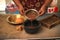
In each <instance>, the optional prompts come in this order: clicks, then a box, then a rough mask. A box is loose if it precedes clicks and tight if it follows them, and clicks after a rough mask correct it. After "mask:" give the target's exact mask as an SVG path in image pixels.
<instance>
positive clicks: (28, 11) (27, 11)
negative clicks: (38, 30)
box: [25, 9, 39, 19]
mask: <svg viewBox="0 0 60 40" xmlns="http://www.w3.org/2000/svg"><path fill="white" fill-rule="evenodd" d="M31 11H32V12H36V14H37V16H36V17H35V18H37V17H39V12H38V11H37V10H35V9H28V10H26V11H25V16H26V17H27V19H30V18H29V17H28V16H27V15H26V14H27V13H30V12H31Z"/></svg>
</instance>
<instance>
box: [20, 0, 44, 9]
mask: <svg viewBox="0 0 60 40" xmlns="http://www.w3.org/2000/svg"><path fill="white" fill-rule="evenodd" d="M20 3H21V4H22V5H23V7H24V9H25V10H27V9H36V10H39V9H40V8H41V6H42V5H43V4H44V0H20Z"/></svg>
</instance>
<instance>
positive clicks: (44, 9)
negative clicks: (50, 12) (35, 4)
mask: <svg viewBox="0 0 60 40" xmlns="http://www.w3.org/2000/svg"><path fill="white" fill-rule="evenodd" d="M45 12H46V7H45V6H42V7H41V9H40V10H39V15H40V16H41V15H43V14H44V13H45Z"/></svg>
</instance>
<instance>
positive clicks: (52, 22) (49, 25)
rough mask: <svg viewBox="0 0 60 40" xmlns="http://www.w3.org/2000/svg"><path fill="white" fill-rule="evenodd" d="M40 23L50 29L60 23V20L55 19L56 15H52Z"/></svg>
mask: <svg viewBox="0 0 60 40" xmlns="http://www.w3.org/2000/svg"><path fill="white" fill-rule="evenodd" d="M41 23H42V24H43V25H45V26H46V27H47V28H52V27H53V26H55V25H57V24H59V23H60V18H59V17H57V16H56V15H52V16H50V17H47V18H45V19H43V20H41Z"/></svg>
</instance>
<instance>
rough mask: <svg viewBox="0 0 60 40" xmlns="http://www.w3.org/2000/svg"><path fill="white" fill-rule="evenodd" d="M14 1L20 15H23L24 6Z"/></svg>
mask: <svg viewBox="0 0 60 40" xmlns="http://www.w3.org/2000/svg"><path fill="white" fill-rule="evenodd" d="M13 1H14V3H15V4H16V5H17V7H18V10H19V12H20V14H21V15H23V13H24V8H23V6H22V4H21V3H20V0H13Z"/></svg>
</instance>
